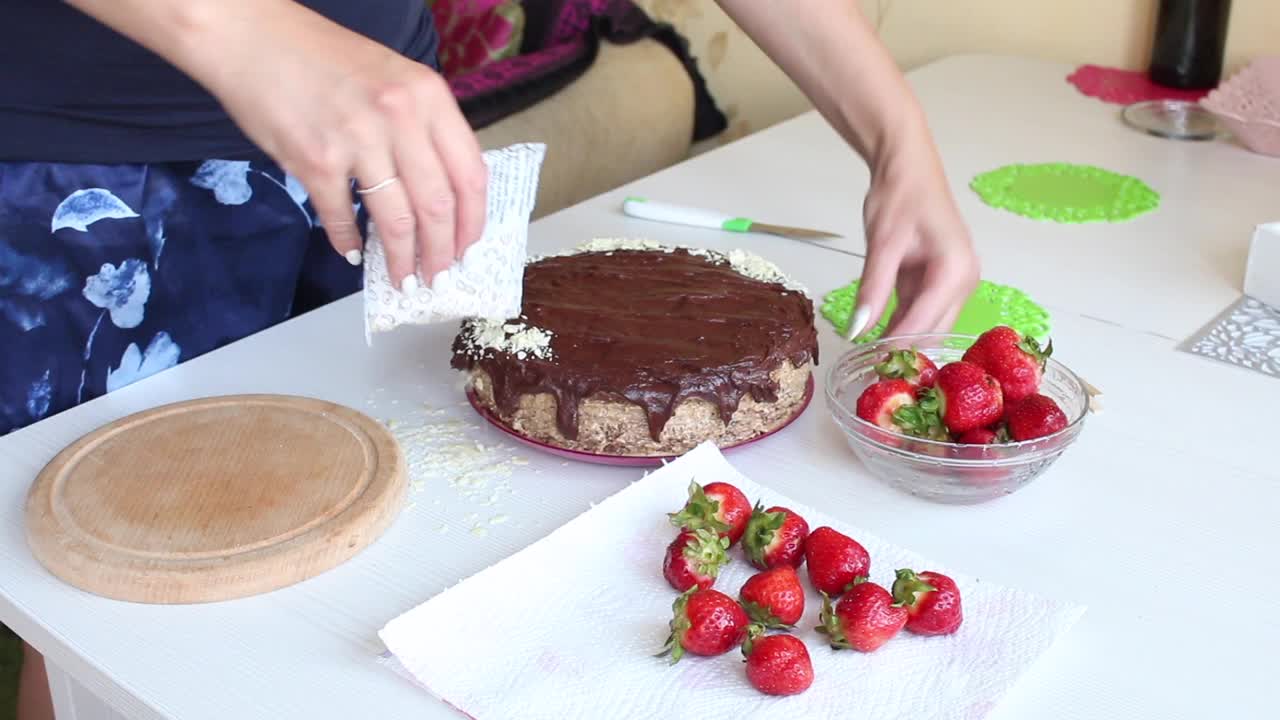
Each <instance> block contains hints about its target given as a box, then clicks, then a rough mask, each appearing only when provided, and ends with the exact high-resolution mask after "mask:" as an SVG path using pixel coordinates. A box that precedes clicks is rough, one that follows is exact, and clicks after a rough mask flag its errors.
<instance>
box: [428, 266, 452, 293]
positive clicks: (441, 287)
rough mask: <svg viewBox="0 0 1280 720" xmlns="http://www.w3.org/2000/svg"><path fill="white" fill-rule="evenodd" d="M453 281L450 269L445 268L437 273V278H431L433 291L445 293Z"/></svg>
mask: <svg viewBox="0 0 1280 720" xmlns="http://www.w3.org/2000/svg"><path fill="white" fill-rule="evenodd" d="M452 279H453V276H452V275H450V274H449V268H445V269H444V270H441V271H440V272H438V273H436V275H435V277H433V278H431V289H432V290H435V291H436V292H444V291H445V288H446V287H448V286H449V283H450V282H451V281H452Z"/></svg>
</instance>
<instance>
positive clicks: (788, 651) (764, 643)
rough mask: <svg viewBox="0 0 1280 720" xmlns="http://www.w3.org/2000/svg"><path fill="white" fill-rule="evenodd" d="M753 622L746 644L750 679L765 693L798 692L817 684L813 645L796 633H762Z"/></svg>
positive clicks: (744, 654) (748, 678) (744, 646)
mask: <svg viewBox="0 0 1280 720" xmlns="http://www.w3.org/2000/svg"><path fill="white" fill-rule="evenodd" d="M760 631H761V628H760V626H758V625H753V626H752V627H751V630H750V631H749V633H748V636H747V641H746V642H744V643H743V644H742V654H743V656H745V657H746V663H747V682H749V683H751V687H753V688H755V689H757V690H759V691H760V692H762V693H764V694H765V695H798V694H800V693H802V692H804V691H805V690H808V689H809V686H810V685H812V684H813V662H812V661H811V660H810V659H809V648H807V647H805V645H804V641H803V640H801V639H800V638H798V637H795V636H794V635H765V636H764V637H758V635H759V633H760Z"/></svg>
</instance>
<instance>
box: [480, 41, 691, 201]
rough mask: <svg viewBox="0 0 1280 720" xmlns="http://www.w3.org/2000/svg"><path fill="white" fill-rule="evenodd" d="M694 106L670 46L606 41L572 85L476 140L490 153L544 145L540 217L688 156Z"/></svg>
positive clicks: (490, 128) (688, 83)
mask: <svg viewBox="0 0 1280 720" xmlns="http://www.w3.org/2000/svg"><path fill="white" fill-rule="evenodd" d="M693 104H694V101H693V82H692V81H691V80H690V79H689V75H688V73H686V72H685V70H684V67H683V66H681V64H680V61H679V60H678V59H677V58H676V56H675V55H674V54H673V53H672V52H671V51H670V50H668V49H667V48H666V47H665V46H663V45H662V44H660V43H658V42H657V41H655V40H641V41H639V42H636V43H632V44H629V45H611V44H609V43H607V42H606V43H602V44H601V47H600V54H599V56H598V57H597V59H596V62H595V63H594V64H593V65H592V66H591V67H590V68H589V69H588V70H587V71H586V73H584V74H583V75H582V76H581V77H579V78H578V79H577V80H575V81H574V82H573V83H572V84H570V85H569V86H567V87H566V88H564V89H563V90H561V91H560V92H558V93H556V94H555V95H553V96H551V97H550V98H547V99H546V100H543V101H542V102H540V103H538V104H537V105H534V106H533V107H531V108H529V109H527V110H524V111H522V112H519V113H517V114H515V115H512V116H510V117H507V118H505V119H503V120H501V121H500V122H498V123H495V124H493V125H490V126H488V127H486V128H484V129H482V130H481V131H480V132H479V133H478V135H479V138H480V142H481V143H482V144H483V145H484V146H485V147H486V148H494V147H502V146H504V145H509V144H511V143H515V142H543V143H546V144H547V156H546V159H545V161H544V163H543V170H542V181H541V185H540V187H539V191H538V205H537V208H536V209H535V210H534V217H541V216H543V215H547V214H549V213H552V212H555V211H556V210H559V209H561V208H564V207H568V206H569V205H573V204H575V203H577V202H580V201H582V200H585V199H587V198H589V197H592V196H594V195H598V194H600V193H602V192H604V191H606V190H609V189H611V188H615V187H617V186H619V185H623V184H625V183H627V182H630V181H631V180H634V179H636V178H640V177H644V176H645V175H649V174H651V173H654V172H657V171H658V170H661V169H662V168H664V167H667V166H669V165H672V164H674V163H676V162H679V161H680V160H683V159H684V158H686V157H688V156H689V151H690V147H691V142H692V138H693Z"/></svg>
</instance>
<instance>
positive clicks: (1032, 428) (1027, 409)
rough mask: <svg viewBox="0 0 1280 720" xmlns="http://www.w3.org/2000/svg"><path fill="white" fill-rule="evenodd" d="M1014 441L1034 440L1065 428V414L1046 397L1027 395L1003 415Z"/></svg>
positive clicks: (1051, 399) (1037, 394)
mask: <svg viewBox="0 0 1280 720" xmlns="http://www.w3.org/2000/svg"><path fill="white" fill-rule="evenodd" d="M1005 422H1007V423H1008V424H1009V434H1010V435H1011V436H1012V437H1013V439H1014V440H1017V441H1019V442H1021V441H1023V440H1035V439H1036V438H1041V437H1044V436H1046V435H1052V434H1054V433H1056V432H1058V431H1059V430H1061V429H1063V428H1065V427H1066V426H1067V414H1066V413H1064V412H1062V408H1060V407H1058V403H1056V402H1054V400H1053V398H1051V397H1049V396H1047V395H1041V394H1039V393H1036V394H1034V395H1028V396H1027V397H1025V398H1022V399H1021V400H1018V401H1016V402H1014V403H1013V404H1012V405H1010V406H1009V410H1008V412H1007V414H1006V415H1005Z"/></svg>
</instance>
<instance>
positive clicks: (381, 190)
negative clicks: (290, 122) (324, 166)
mask: <svg viewBox="0 0 1280 720" xmlns="http://www.w3.org/2000/svg"><path fill="white" fill-rule="evenodd" d="M356 180H357V183H358V185H357V188H356V192H357V193H358V194H360V195H361V198H362V200H363V201H364V206H365V208H366V209H367V210H368V211H369V218H370V219H371V220H372V221H373V224H374V225H375V226H376V227H377V228H378V238H379V239H380V240H381V241H382V247H383V250H384V252H385V253H386V255H387V274H388V275H389V276H390V277H391V282H392V283H394V284H395V285H396V286H398V287H400V288H401V289H403V290H404V291H405V292H413V291H414V290H416V289H417V288H418V286H419V284H420V282H421V281H420V279H419V275H418V262H417V246H416V241H417V237H418V232H419V229H418V221H417V219H416V218H415V217H414V212H413V205H412V204H411V203H410V200H409V195H408V192H407V188H406V184H405V181H404V178H403V177H401V176H400V175H398V174H397V170H396V162H395V159H394V158H393V157H392V155H391V153H390V151H389V149H385V148H377V147H376V146H373V147H369V148H368V149H366V150H365V151H364V153H363V157H362V158H361V160H360V161H359V162H358V163H357V165H356Z"/></svg>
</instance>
